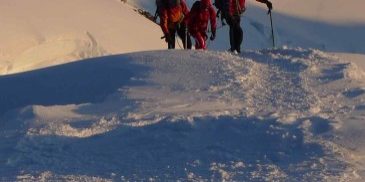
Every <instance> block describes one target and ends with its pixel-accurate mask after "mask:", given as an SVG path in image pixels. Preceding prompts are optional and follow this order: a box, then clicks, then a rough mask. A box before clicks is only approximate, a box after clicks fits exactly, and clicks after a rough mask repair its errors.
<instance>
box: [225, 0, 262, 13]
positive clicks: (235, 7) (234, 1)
mask: <svg viewBox="0 0 365 182" xmlns="http://www.w3.org/2000/svg"><path fill="white" fill-rule="evenodd" d="M227 1H228V3H225V4H228V5H229V7H224V8H225V10H226V11H225V12H228V13H229V15H231V16H233V15H240V14H241V13H243V12H244V11H245V10H246V5H245V3H246V1H245V0H227ZM256 1H258V2H261V3H266V2H267V0H256Z"/></svg>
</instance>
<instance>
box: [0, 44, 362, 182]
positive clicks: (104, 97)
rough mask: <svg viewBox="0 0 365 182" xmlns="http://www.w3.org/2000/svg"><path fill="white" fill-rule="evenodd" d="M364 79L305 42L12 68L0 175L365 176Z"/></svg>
mask: <svg viewBox="0 0 365 182" xmlns="http://www.w3.org/2000/svg"><path fill="white" fill-rule="evenodd" d="M364 76H365V74H364V72H363V71H361V70H359V69H358V68H357V66H356V65H354V64H349V63H346V62H344V61H341V60H340V59H339V58H337V57H336V56H333V55H330V54H326V53H324V52H321V51H317V50H306V49H278V50H262V51H246V52H244V53H243V56H236V55H231V54H229V53H225V52H202V51H158V52H141V53H133V54H126V55H117V56H106V57H100V58H95V59H90V60H85V61H81V62H75V63H69V64H65V65H60V66H55V67H51V68H47V69H41V70H37V71H32V72H27V73H21V74H15V75H9V76H2V77H0V89H1V90H2V96H3V97H2V98H1V100H0V101H1V103H2V104H1V108H0V113H2V117H1V130H0V137H1V140H0V141H1V142H0V147H1V151H3V152H1V153H0V154H1V155H2V156H1V160H2V161H1V163H0V169H1V170H0V176H2V177H1V178H0V179H1V180H15V179H16V180H20V181H21V180H31V181H32V180H33V181H38V180H86V181H109V180H122V179H123V180H178V179H180V180H186V179H190V180H203V179H211V180H229V181H231V180H238V181H242V180H244V181H246V180H256V181H272V180H280V181H282V180H290V181H303V180H304V181H322V180H335V181H339V180H356V179H358V180H359V179H361V177H362V176H363V175H364V170H363V169H364V168H363V167H364V166H363V164H361V163H360V162H361V160H358V159H360V158H362V154H363V153H361V151H364V150H363V147H364V145H363V142H362V141H364V136H363V135H362V134H361V133H362V131H363V130H362V128H363V127H362V126H363V122H364V121H365V118H364V117H365V115H364V110H363V106H364V101H365V100H364V99H365V94H364V93H365V90H364V84H363V80H364ZM71 78H72V79H71ZM20 126H21V127H20ZM354 131H357V132H355V133H354ZM348 135H351V136H348ZM353 135H356V137H354V136H353ZM347 140H349V141H347ZM4 151H6V152H4Z"/></svg>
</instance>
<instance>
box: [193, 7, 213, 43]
mask: <svg viewBox="0 0 365 182" xmlns="http://www.w3.org/2000/svg"><path fill="white" fill-rule="evenodd" d="M209 20H210V25H211V32H212V34H211V37H210V40H214V39H215V35H216V28H217V25H216V12H215V10H214V8H213V6H212V3H211V1H210V0H200V1H196V2H195V3H194V4H193V7H192V8H191V10H190V14H189V16H188V29H189V33H190V34H191V35H192V36H193V37H194V39H195V49H206V48H207V45H206V40H207V39H208V35H207V28H208V21H209Z"/></svg>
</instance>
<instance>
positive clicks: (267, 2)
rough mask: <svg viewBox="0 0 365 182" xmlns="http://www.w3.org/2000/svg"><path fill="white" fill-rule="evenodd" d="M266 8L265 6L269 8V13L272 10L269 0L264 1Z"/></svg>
mask: <svg viewBox="0 0 365 182" xmlns="http://www.w3.org/2000/svg"><path fill="white" fill-rule="evenodd" d="M266 6H267V8H269V11H271V10H272V3H271V2H270V1H269V0H268V1H266Z"/></svg>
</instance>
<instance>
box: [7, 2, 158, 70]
mask: <svg viewBox="0 0 365 182" xmlns="http://www.w3.org/2000/svg"><path fill="white" fill-rule="evenodd" d="M0 12H1V16H0V22H1V24H2V29H1V30H0V39H1V42H2V43H1V45H0V75H6V74H14V73H20V72H24V71H29V70H35V69H40V68H45V67H49V66H54V65H59V64H64V63H68V62H72V61H77V60H84V59H86V58H92V57H98V56H103V55H110V54H121V53H126V52H135V51H142V50H157V49H162V48H164V47H165V46H164V42H163V40H161V39H160V37H161V30H160V28H159V27H158V26H157V25H156V24H154V23H152V22H150V21H149V20H147V19H145V18H143V17H141V16H139V15H138V13H137V12H135V11H134V10H133V8H132V7H130V6H128V5H127V4H124V3H121V2H120V1H117V0H105V1H100V0H75V1H64V0H53V1H48V0H31V1H23V0H12V1H1V2H0ZM127 25H128V26H127ZM146 29H148V31H145V30H146Z"/></svg>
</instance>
